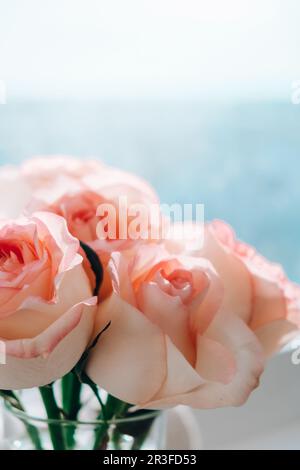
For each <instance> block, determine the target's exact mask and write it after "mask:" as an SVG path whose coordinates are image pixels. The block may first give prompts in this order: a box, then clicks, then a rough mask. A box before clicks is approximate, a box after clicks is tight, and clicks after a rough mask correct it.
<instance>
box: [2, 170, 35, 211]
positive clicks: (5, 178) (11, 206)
mask: <svg viewBox="0 0 300 470" xmlns="http://www.w3.org/2000/svg"><path fill="white" fill-rule="evenodd" d="M31 194H32V192H31V188H30V185H29V184H28V182H27V181H26V180H25V178H23V177H22V175H21V174H20V172H19V169H18V168H17V167H14V166H5V167H2V168H1V169H0V218H15V217H18V216H19V215H20V214H21V213H22V211H23V208H24V206H25V205H26V204H27V203H28V202H29V201H30V198H31Z"/></svg>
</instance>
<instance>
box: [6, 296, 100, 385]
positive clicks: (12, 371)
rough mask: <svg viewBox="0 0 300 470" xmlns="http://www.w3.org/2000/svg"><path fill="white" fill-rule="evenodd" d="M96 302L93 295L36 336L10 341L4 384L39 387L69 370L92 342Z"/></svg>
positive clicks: (7, 349)
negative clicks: (90, 341)
mask: <svg viewBox="0 0 300 470" xmlns="http://www.w3.org/2000/svg"><path fill="white" fill-rule="evenodd" d="M95 303H96V298H92V299H90V300H87V301H86V302H82V303H81V304H77V305H75V306H74V307H72V308H71V309H70V310H69V311H68V312H66V313H65V314H64V315H63V316H62V317H60V318H59V319H58V320H57V321H56V322H54V323H53V324H52V325H51V326H50V327H49V328H48V329H46V330H45V331H44V332H43V333H41V334H40V335H38V336H36V337H35V338H32V339H23V340H22V339H21V340H11V341H7V342H6V354H7V357H6V364H5V365H2V366H0V367H1V370H0V388H2V389H3V390H12V389H22V388H31V387H39V386H43V385H47V384H49V383H51V382H53V381H54V380H57V379H59V378H60V377H62V376H64V375H65V374H66V373H68V372H69V371H70V370H71V369H72V368H73V367H74V366H75V364H76V363H77V362H78V360H79V359H80V357H81V355H82V354H83V352H84V350H85V348H86V346H87V344H88V342H89V339H90V335H91V331H92V329H93V322H94V310H95Z"/></svg>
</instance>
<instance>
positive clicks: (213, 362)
mask: <svg viewBox="0 0 300 470" xmlns="http://www.w3.org/2000/svg"><path fill="white" fill-rule="evenodd" d="M175 247H176V249H175ZM108 272H109V275H110V278H111V282H112V289H113V291H112V293H111V294H110V295H109V296H108V297H107V298H106V300H105V301H104V302H102V303H101V304H100V305H99V307H98V314H97V319H96V327H95V333H94V334H96V333H97V332H98V331H100V330H101V328H103V326H104V325H106V324H107V322H108V321H109V320H111V326H110V328H109V329H108V330H107V331H106V332H105V333H104V334H103V335H102V337H101V338H100V340H99V342H98V343H97V345H96V347H95V348H94V349H93V351H92V352H91V355H90V358H89V362H88V364H87V373H88V375H89V376H90V377H91V379H93V380H94V381H95V382H96V383H97V384H98V385H100V386H102V387H103V388H105V389H106V390H107V391H108V392H109V393H111V394H113V395H115V396H116V397H118V398H120V399H123V400H125V401H128V402H129V403H132V404H135V405H138V407H141V408H154V409H160V408H164V407H168V406H173V405H177V404H184V405H189V406H192V407H194V408H216V407H221V406H236V405H241V404H243V403H244V402H245V400H246V399H247V398H248V396H249V394H250V393H251V392H252V391H253V389H255V387H257V385H258V383H259V377H260V375H261V373H262V371H263V367H264V359H265V356H266V353H271V352H274V351H275V350H277V349H278V348H279V347H281V346H282V345H284V344H285V343H286V342H287V341H288V340H289V339H290V338H291V335H292V334H294V333H295V332H297V331H298V325H299V299H300V290H299V288H298V287H296V286H294V285H293V284H291V283H290V282H289V281H288V280H287V279H286V277H285V275H284V274H283V272H282V270H281V269H280V268H279V267H278V266H277V265H272V264H271V263H268V262H267V261H266V260H264V259H263V258H262V257H261V256H260V255H258V254H256V253H255V251H254V250H253V249H252V248H251V247H249V246H247V245H245V244H243V243H241V242H239V241H237V240H236V238H235V235H234V233H233V232H232V230H231V229H230V228H229V227H228V226H227V225H225V224H223V223H221V222H216V223H212V224H209V225H207V226H206V228H205V232H204V244H203V247H202V249H201V250H198V252H194V253H190V252H189V242H184V241H183V242H181V243H179V242H178V241H176V240H175V241H174V240H173V241H172V240H168V241H166V242H165V244H164V245H163V244H162V245H159V244H157V245H146V246H143V247H140V248H139V249H138V250H135V252H134V253H133V252H132V251H130V252H123V253H113V254H112V257H111V260H110V262H109V264H108Z"/></svg>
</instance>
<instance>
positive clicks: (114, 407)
mask: <svg viewBox="0 0 300 470" xmlns="http://www.w3.org/2000/svg"><path fill="white" fill-rule="evenodd" d="M127 408H128V404H127V403H125V402H123V401H121V400H118V398H115V397H113V396H112V395H108V397H107V401H106V404H105V416H104V415H103V411H102V410H101V412H100V414H99V416H98V419H99V420H104V422H103V424H102V426H100V427H99V429H96V431H95V442H94V450H99V449H103V448H104V447H105V446H106V444H107V442H108V440H109V435H108V431H109V427H110V423H109V421H111V420H113V419H114V418H118V417H121V416H122V414H123V413H124V412H125V411H126V410H127Z"/></svg>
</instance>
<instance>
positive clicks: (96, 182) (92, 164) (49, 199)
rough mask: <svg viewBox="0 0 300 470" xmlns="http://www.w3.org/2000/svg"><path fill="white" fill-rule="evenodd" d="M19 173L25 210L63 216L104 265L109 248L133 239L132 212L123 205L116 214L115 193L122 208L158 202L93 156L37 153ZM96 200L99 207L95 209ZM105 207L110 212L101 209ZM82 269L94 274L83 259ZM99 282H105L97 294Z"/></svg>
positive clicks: (139, 182) (124, 245)
mask: <svg viewBox="0 0 300 470" xmlns="http://www.w3.org/2000/svg"><path fill="white" fill-rule="evenodd" d="M21 173H22V175H23V179H24V180H25V181H26V183H27V184H29V185H30V187H31V188H32V199H31V201H30V203H29V204H27V205H26V210H25V211H26V213H28V214H30V213H32V212H35V211H50V212H53V213H55V214H58V215H60V216H62V217H64V218H65V220H66V222H67V225H68V229H69V231H70V233H71V234H72V235H73V236H74V237H76V238H78V240H80V241H82V242H84V243H87V244H88V245H89V246H90V247H91V248H92V249H93V250H94V251H95V252H96V253H97V254H98V256H99V257H100V258H101V262H102V264H103V265H106V264H107V262H108V260H109V257H110V254H111V252H113V251H121V250H124V249H128V248H129V247H131V246H133V245H135V244H136V243H137V241H136V240H132V239H130V237H128V236H127V233H126V232H127V231H128V226H129V225H130V222H131V221H132V220H133V219H134V217H130V216H129V215H128V211H127V210H126V212H125V211H124V212H123V213H122V212H121V213H120V211H119V196H122V197H124V198H126V204H127V206H128V209H130V207H134V205H141V206H142V207H143V208H145V209H146V211H147V210H148V208H150V206H151V205H152V204H156V205H157V206H158V203H159V201H158V197H157V195H156V193H155V192H154V190H153V189H152V188H151V187H150V186H149V185H148V183H146V182H145V181H143V180H142V179H141V178H138V177H137V176H135V175H132V174H130V173H127V172H124V171H121V170H118V169H114V168H111V167H108V166H106V165H104V164H102V163H100V162H98V161H94V160H87V161H80V160H76V159H72V158H70V157H49V158H42V157H40V158H35V159H32V160H29V161H28V162H26V163H25V164H24V165H23V167H22V169H21ZM101 205H103V211H102V213H101V214H99V213H98V208H99V207H101ZM107 206H110V207H109V209H111V210H112V212H109V211H108V210H106V207H107ZM149 214H150V212H149ZM125 215H126V220H125V223H126V227H125V237H124V236H121V235H120V226H121V224H123V227H124V222H123V221H122V220H121V221H120V218H121V216H125ZM110 217H111V218H110ZM98 224H102V234H103V235H105V236H106V232H108V233H107V236H106V238H102V239H101V238H100V237H99V232H98V230H97V228H98ZM148 227H149V225H147V227H146V234H145V236H147V230H148ZM111 229H112V230H111ZM109 231H111V232H112V233H109ZM123 232H124V230H123ZM82 254H83V253H82ZM85 269H86V271H87V273H88V275H89V278H90V280H91V282H92V283H93V282H94V275H93V273H92V272H91V270H90V265H89V263H88V262H85ZM105 285H106V281H105V282H104V285H103V286H102V293H103V291H104V290H105Z"/></svg>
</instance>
